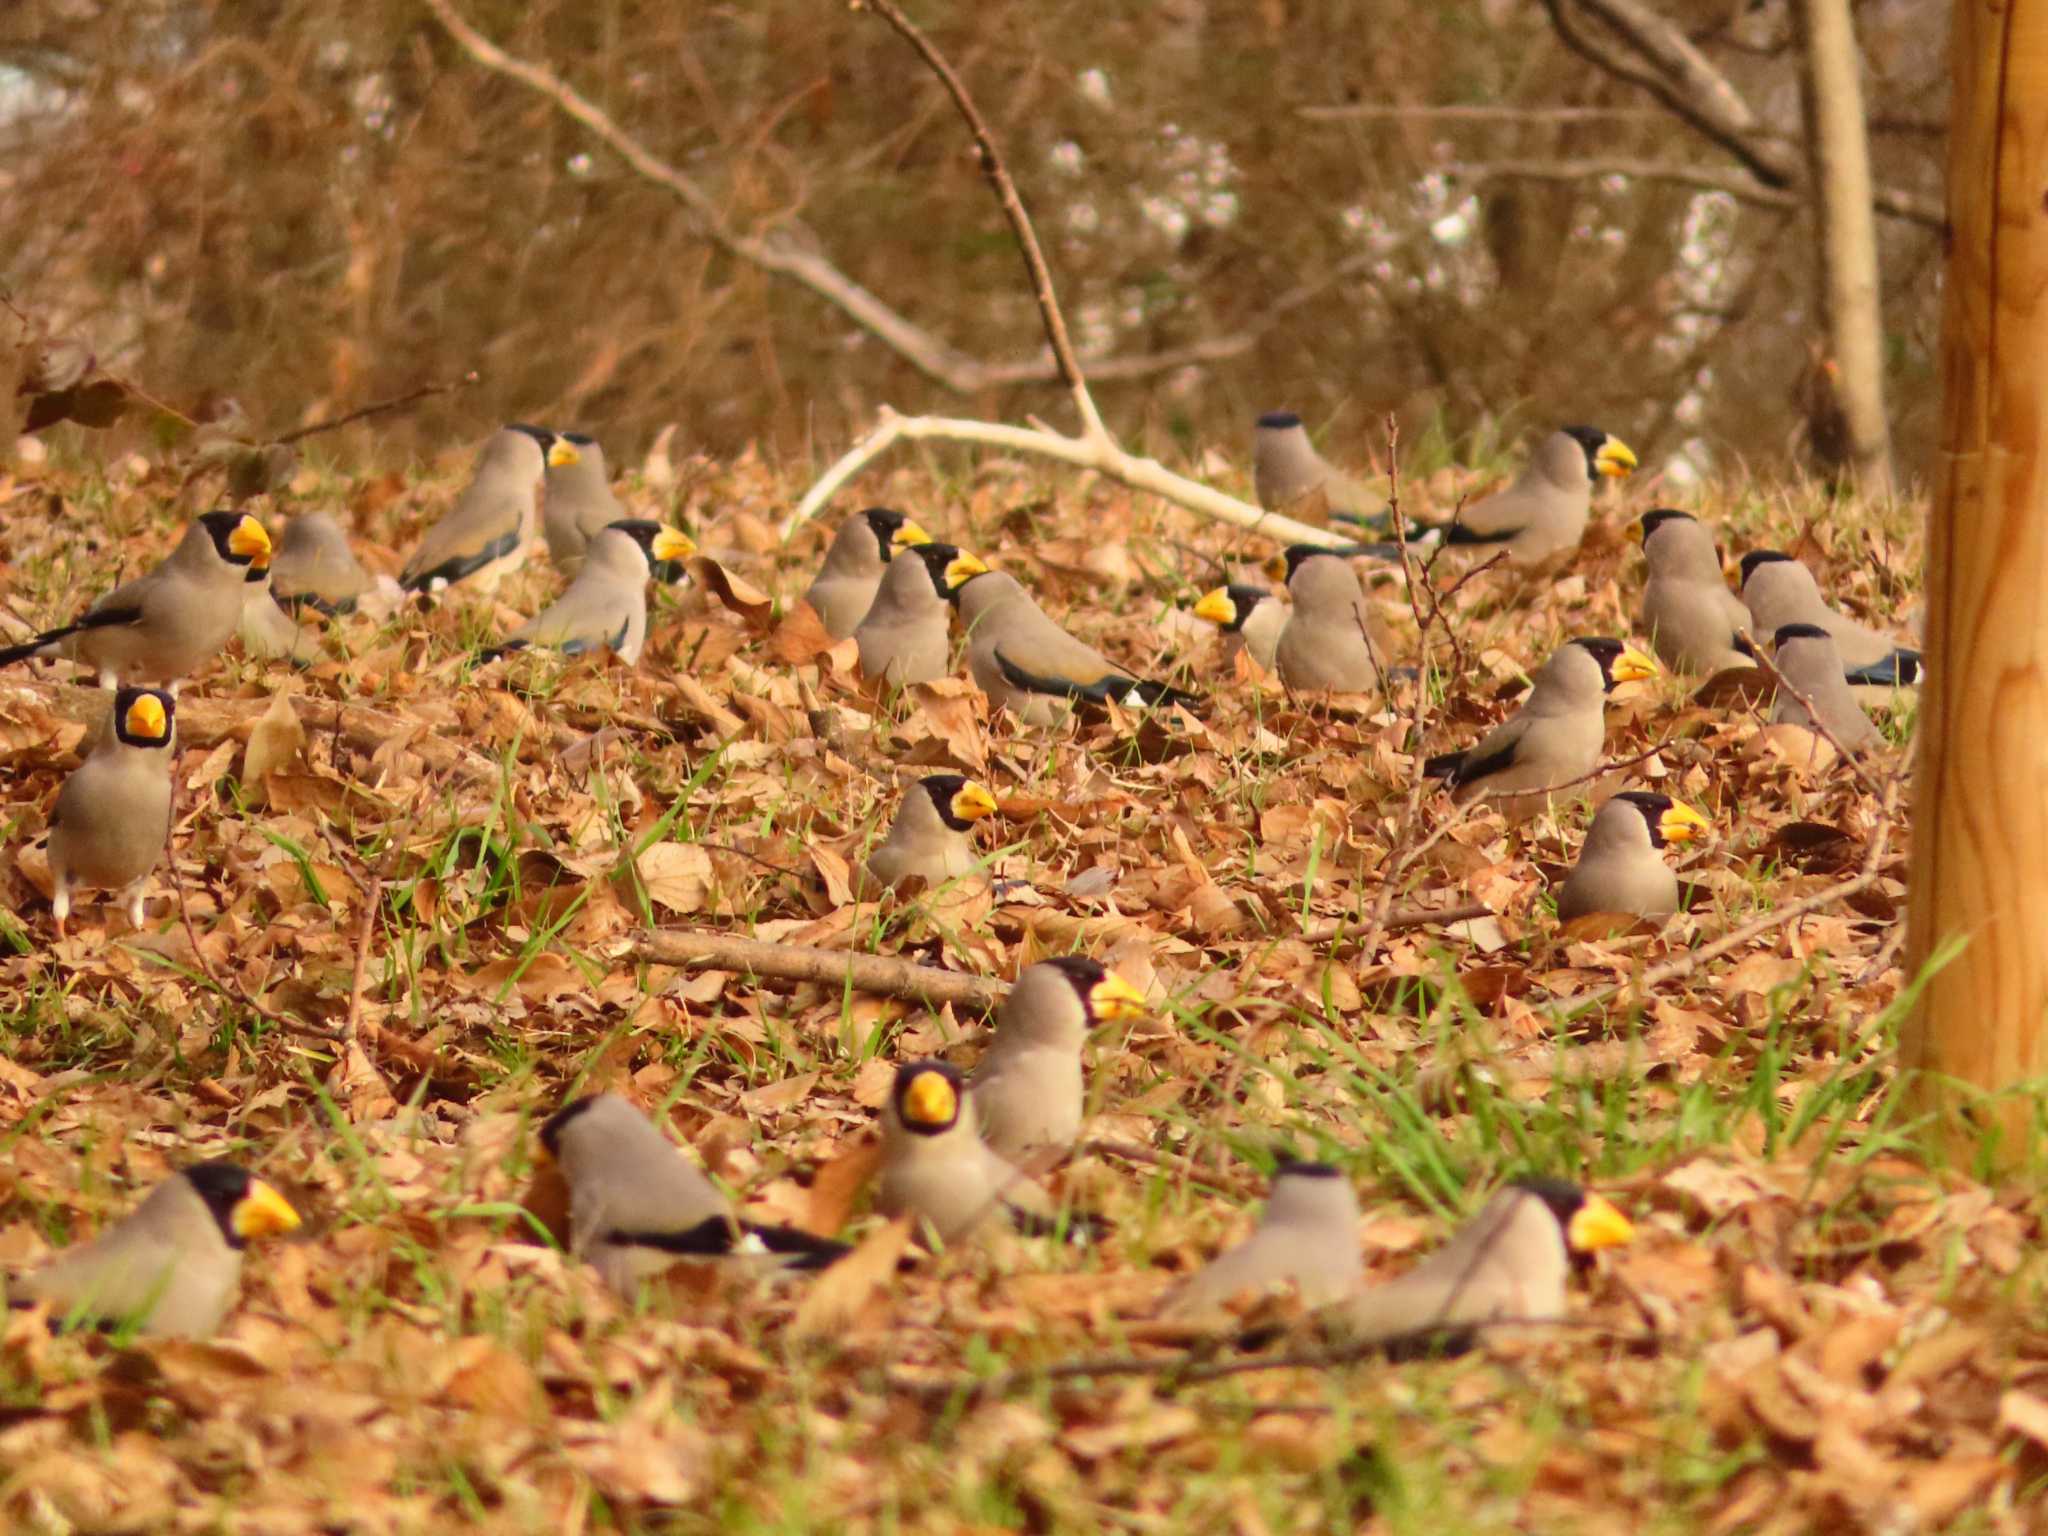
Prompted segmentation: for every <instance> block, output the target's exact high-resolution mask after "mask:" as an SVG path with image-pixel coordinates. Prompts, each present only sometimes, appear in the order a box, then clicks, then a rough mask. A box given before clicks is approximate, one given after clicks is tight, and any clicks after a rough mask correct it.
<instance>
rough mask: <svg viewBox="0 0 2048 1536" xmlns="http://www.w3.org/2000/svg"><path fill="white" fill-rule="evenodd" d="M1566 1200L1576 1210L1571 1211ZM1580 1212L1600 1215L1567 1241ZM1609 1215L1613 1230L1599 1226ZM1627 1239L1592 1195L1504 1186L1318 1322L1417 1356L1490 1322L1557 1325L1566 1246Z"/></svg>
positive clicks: (1611, 1213)
mask: <svg viewBox="0 0 2048 1536" xmlns="http://www.w3.org/2000/svg"><path fill="white" fill-rule="evenodd" d="M1574 1198H1576V1199H1577V1200H1578V1201H1580V1202H1581V1203H1580V1204H1578V1205H1571V1204H1570V1202H1571V1201H1572V1200H1573V1199H1574ZM1567 1208H1568V1209H1567ZM1586 1210H1598V1211H1599V1212H1601V1213H1602V1215H1601V1217H1600V1219H1599V1221H1597V1222H1591V1223H1587V1224H1586V1228H1585V1230H1586V1233H1587V1234H1588V1235H1586V1236H1583V1237H1582V1238H1581V1239H1580V1240H1579V1241H1578V1242H1577V1243H1574V1241H1573V1239H1572V1238H1571V1236H1570V1233H1571V1232H1572V1230H1573V1228H1574V1227H1575V1226H1577V1225H1578V1224H1579V1223H1580V1221H1581V1218H1580V1216H1579V1215H1578V1212H1580V1211H1586ZM1608 1217H1611V1218H1612V1221H1613V1222H1614V1223H1616V1224H1617V1225H1615V1226H1613V1227H1607V1226H1605V1221H1606V1219H1607V1218H1608ZM1627 1231H1628V1225H1627V1222H1626V1220H1625V1219H1623V1218H1622V1217H1621V1215H1620V1213H1619V1212H1617V1211H1615V1210H1614V1208H1613V1207H1612V1206H1610V1205H1608V1204H1607V1203H1606V1202H1605V1201H1603V1200H1599V1198H1598V1197H1597V1196H1591V1197H1589V1196H1586V1195H1585V1194H1584V1192H1583V1191H1580V1190H1577V1189H1576V1188H1574V1187H1572V1186H1565V1185H1557V1184H1553V1183H1550V1182H1549V1181H1532V1182H1531V1183H1529V1184H1511V1185H1508V1186H1507V1187H1506V1188H1504V1189H1502V1190H1501V1191H1499V1193H1497V1194H1495V1195H1494V1197H1493V1198H1492V1199H1491V1200H1489V1201H1487V1203H1486V1204H1485V1206H1484V1207H1482V1208H1481V1210H1480V1212H1479V1214H1478V1215H1477V1216H1475V1217H1473V1218H1472V1220H1471V1221H1470V1222H1468V1223H1467V1224H1466V1225H1465V1226H1463V1227H1462V1228H1460V1229H1459V1230H1458V1231H1457V1232H1456V1233H1455V1234H1454V1235H1453V1236H1452V1237H1451V1239H1450V1241H1449V1242H1447V1243H1445V1244H1444V1246H1443V1247H1442V1248H1440V1249H1438V1250H1437V1251H1436V1252H1435V1253H1433V1254H1431V1255H1430V1256H1429V1257H1428V1258H1427V1259H1424V1260H1423V1261H1422V1262H1421V1263H1420V1264H1418V1265H1416V1266H1415V1267H1414V1268H1413V1269H1411V1270H1409V1271H1408V1272H1407V1273H1406V1274H1404V1275H1402V1276H1401V1277H1400V1278H1399V1279H1397V1280H1392V1281H1389V1282H1387V1283H1386V1284H1384V1285H1376V1286H1373V1287H1371V1288H1370V1289H1368V1290H1365V1291H1361V1292H1360V1293H1359V1294H1358V1295H1356V1296H1354V1297H1352V1298H1351V1299H1350V1300H1348V1301H1345V1302H1341V1303H1339V1304H1338V1305H1337V1306H1335V1307H1332V1308H1329V1309H1327V1310H1326V1311H1324V1312H1323V1313H1321V1314H1319V1317H1320V1321H1321V1322H1322V1324H1323V1326H1324V1328H1325V1329H1326V1331H1328V1332H1329V1333H1331V1334H1334V1335H1336V1336H1338V1337H1341V1338H1343V1339H1346V1340H1348V1341H1351V1342H1353V1343H1360V1344H1382V1345H1386V1346H1388V1347H1390V1348H1391V1347H1412V1348H1418V1349H1422V1350H1426V1349H1427V1348H1429V1347H1430V1345H1431V1344H1432V1343H1434V1342H1443V1343H1450V1344H1453V1345H1455V1344H1456V1343H1458V1342H1461V1341H1462V1338H1463V1337H1464V1336H1466V1335H1469V1334H1470V1332H1471V1331H1472V1330H1474V1329H1476V1328H1477V1327H1479V1326H1481V1325H1484V1324H1487V1323H1491V1322H1500V1321H1507V1322H1526V1323H1537V1322H1555V1321H1559V1320H1561V1319H1562V1318H1563V1317H1564V1312H1565V1283H1566V1281H1567V1280H1568V1279H1569V1278H1570V1275H1571V1252H1572V1249H1573V1247H1574V1246H1576V1247H1579V1248H1580V1249H1582V1250H1585V1249H1591V1248H1596V1247H1604V1246H1608V1245H1609V1244H1611V1243H1617V1242H1626V1241H1627Z"/></svg>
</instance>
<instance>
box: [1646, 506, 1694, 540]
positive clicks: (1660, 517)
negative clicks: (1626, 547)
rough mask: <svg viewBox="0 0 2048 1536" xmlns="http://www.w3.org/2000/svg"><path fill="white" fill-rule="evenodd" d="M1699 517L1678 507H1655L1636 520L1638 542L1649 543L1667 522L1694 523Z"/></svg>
mask: <svg viewBox="0 0 2048 1536" xmlns="http://www.w3.org/2000/svg"><path fill="white" fill-rule="evenodd" d="M1698 521H1699V519H1698V518H1696V517H1694V516H1693V515H1692V514H1691V513H1690V512H1681V511H1679V510H1678V509H1677V508H1676V507H1655V508H1652V509H1651V510H1650V511H1648V512H1645V513H1644V514H1643V515H1642V517H1641V518H1639V519H1638V520H1637V522H1636V542H1637V543H1638V544H1644V545H1647V544H1648V543H1649V542H1650V538H1651V536H1652V535H1653V534H1655V533H1656V531H1657V530H1658V529H1659V528H1662V527H1663V526H1664V525H1665V524H1666V523H1674V522H1683V523H1694V522H1698Z"/></svg>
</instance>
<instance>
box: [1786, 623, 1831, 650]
mask: <svg viewBox="0 0 2048 1536" xmlns="http://www.w3.org/2000/svg"><path fill="white" fill-rule="evenodd" d="M1834 638H1835V637H1834V636H1833V635H1831V634H1829V633H1828V632H1827V631H1826V630H1824V629H1822V628H1821V627H1820V626H1819V625H1818V624H1781V625H1779V626H1778V632H1777V633H1776V634H1774V635H1772V636H1771V647H1772V649H1774V650H1780V651H1782V650H1783V649H1784V648H1785V646H1786V643H1787V642H1788V641H1793V640H1826V641H1829V642H1830V643H1832V642H1833V640H1834Z"/></svg>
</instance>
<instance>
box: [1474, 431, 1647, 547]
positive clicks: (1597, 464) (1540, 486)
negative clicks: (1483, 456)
mask: <svg viewBox="0 0 2048 1536" xmlns="http://www.w3.org/2000/svg"><path fill="white" fill-rule="evenodd" d="M1635 462H1636V460H1635V455H1634V454H1633V453H1631V452H1629V449H1628V447H1627V445H1626V444H1624V443H1622V442H1621V441H1619V440H1618V439H1616V438H1613V437H1610V436H1608V435H1607V434H1606V433H1605V432H1602V431H1600V430H1599V429H1598V428H1597V427H1565V428H1563V429H1562V430H1560V431H1557V432H1553V433H1551V434H1550V435H1549V436H1548V437H1546V438H1544V439H1543V441H1542V442H1540V443H1538V444H1537V445H1536V451H1535V452H1534V453H1533V454H1531V455H1530V456H1529V462H1528V464H1527V465H1525V466H1524V467H1523V470H1522V472H1521V474H1520V475H1518V476H1516V478H1515V482H1514V484H1512V485H1510V486H1509V487H1508V488H1507V489H1506V490H1503V491H1498V492H1496V493H1495V494H1493V495H1491V496H1488V497H1486V498H1485V499H1483V500H1481V501H1477V502H1474V503H1473V504H1472V505H1471V506H1469V507H1467V508H1465V510H1464V511H1463V512H1461V513H1459V515H1458V518H1457V520H1456V522H1455V523H1453V524H1452V526H1451V528H1450V529H1449V531H1448V533H1447V534H1446V536H1445V537H1446V539H1447V540H1448V542H1450V543H1452V544H1476V545H1483V546H1486V547H1487V548H1489V549H1500V550H1505V551H1507V555H1508V561H1509V563H1510V564H1512V565H1516V566H1521V567H1530V566H1539V565H1545V564H1547V563H1549V562H1550V561H1552V560H1555V559H1558V558H1560V557H1562V556H1565V555H1569V554H1570V553H1571V552H1572V551H1574V550H1576V549H1577V548H1578V547H1579V540H1580V539H1581V538H1583V537H1584V536H1585V532H1586V519H1587V517H1588V515H1589V514H1590V512H1591V509H1592V505H1593V483H1594V478H1595V477H1596V476H1598V475H1625V474H1627V473H1628V472H1629V471H1630V470H1631V469H1633V468H1634V467H1635Z"/></svg>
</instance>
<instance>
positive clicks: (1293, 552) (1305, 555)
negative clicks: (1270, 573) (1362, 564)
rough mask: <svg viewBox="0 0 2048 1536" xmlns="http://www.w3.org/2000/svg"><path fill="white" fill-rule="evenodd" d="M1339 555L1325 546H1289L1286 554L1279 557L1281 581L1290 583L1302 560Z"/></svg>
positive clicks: (1336, 551) (1338, 552)
mask: <svg viewBox="0 0 2048 1536" xmlns="http://www.w3.org/2000/svg"><path fill="white" fill-rule="evenodd" d="M1340 553H1341V551H1338V550H1334V549H1331V548H1330V547H1329V546H1328V545H1326V544H1290V545H1288V546H1287V550H1286V553H1285V554H1283V555H1282V556H1281V560H1282V561H1283V562H1284V563H1283V565H1282V566H1281V580H1283V581H1286V582H1289V583H1292V582H1293V580H1294V573H1295V572H1296V571H1298V570H1300V569H1301V564H1302V562H1303V561H1304V560H1313V559H1315V558H1316V557H1317V556H1318V555H1331V556H1337V555H1339V554H1340Z"/></svg>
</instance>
